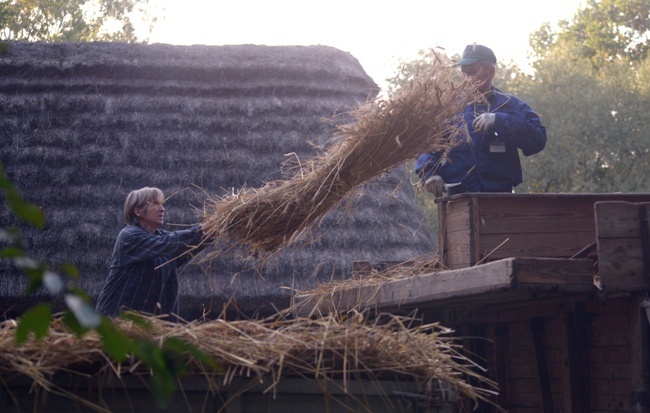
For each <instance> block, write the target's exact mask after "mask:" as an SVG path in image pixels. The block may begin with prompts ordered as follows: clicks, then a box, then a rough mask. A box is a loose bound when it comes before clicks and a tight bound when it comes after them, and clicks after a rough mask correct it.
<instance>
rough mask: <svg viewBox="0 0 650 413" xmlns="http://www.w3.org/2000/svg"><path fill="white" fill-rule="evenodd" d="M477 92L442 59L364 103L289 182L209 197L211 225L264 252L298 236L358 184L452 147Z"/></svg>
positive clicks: (252, 249) (256, 251)
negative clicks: (396, 88) (391, 91)
mask: <svg viewBox="0 0 650 413" xmlns="http://www.w3.org/2000/svg"><path fill="white" fill-rule="evenodd" d="M475 99H476V95H475V93H474V87H473V85H472V84H471V82H468V81H466V80H464V81H462V82H459V81H458V78H457V73H456V72H455V69H454V68H453V67H450V66H449V65H448V64H445V63H443V62H442V61H440V60H435V61H434V64H433V65H432V66H431V67H430V68H428V69H426V70H423V71H422V72H421V73H419V74H418V75H417V76H416V77H415V78H414V79H413V80H412V81H411V82H410V84H409V86H408V87H405V88H403V89H401V90H400V91H399V92H398V93H397V94H396V95H395V96H394V97H392V98H391V99H387V100H382V99H380V100H377V101H373V102H369V103H366V104H365V105H362V106H360V107H359V108H357V109H356V110H354V111H353V112H352V113H351V116H352V118H353V121H352V122H350V123H348V124H346V125H343V126H339V127H338V128H337V130H336V136H337V139H336V143H335V144H333V145H332V146H331V147H330V148H329V150H327V151H326V152H325V153H324V154H323V155H321V156H317V157H314V158H313V159H310V160H308V161H303V162H299V163H298V165H297V167H296V171H295V174H294V175H293V177H292V178H290V179H288V180H286V181H273V182H269V183H267V184H266V185H265V186H263V187H262V188H259V189H254V188H244V189H242V190H240V191H239V193H236V194H232V195H231V196H227V197H225V198H217V199H214V200H212V202H210V203H208V208H207V209H208V210H207V215H206V218H205V219H204V228H205V229H206V232H207V233H208V234H209V235H211V236H213V237H223V238H227V239H229V240H231V241H234V242H236V243H238V244H240V245H241V246H243V247H244V249H245V250H247V251H248V252H250V253H252V254H253V255H258V254H260V253H264V252H275V251H277V250H279V249H281V248H282V247H283V246H285V245H287V244H288V243H290V242H292V241H294V240H296V239H297V238H299V236H300V235H301V234H302V233H303V231H304V230H309V228H310V227H311V226H312V225H313V224H314V223H315V222H316V221H317V220H318V219H319V218H321V217H323V216H324V215H325V213H326V212H327V211H329V210H331V209H332V208H334V207H335V206H336V205H337V204H338V203H339V201H340V200H342V199H343V198H344V197H346V196H347V195H349V194H350V193H351V192H352V191H353V190H354V189H355V188H356V187H357V186H359V185H361V184H363V183H365V182H367V181H368V180H370V179H372V178H374V177H376V176H378V175H380V174H382V173H384V172H387V171H389V170H391V169H392V168H394V167H396V166H398V165H400V164H402V163H404V162H405V161H407V160H410V159H413V158H414V157H416V156H417V155H419V154H422V153H425V152H428V151H445V150H448V149H450V148H451V147H452V146H453V145H454V142H456V137H457V136H458V134H459V133H463V129H462V128H459V127H458V125H459V122H458V119H457V117H458V116H459V113H461V112H462V109H463V108H464V107H465V106H466V105H467V104H468V103H470V102H471V101H473V100H475Z"/></svg>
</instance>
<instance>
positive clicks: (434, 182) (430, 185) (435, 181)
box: [424, 175, 445, 198]
mask: <svg viewBox="0 0 650 413" xmlns="http://www.w3.org/2000/svg"><path fill="white" fill-rule="evenodd" d="M424 189H425V190H426V191H427V192H431V193H432V194H433V196H435V197H436V198H440V197H441V196H442V193H443V192H445V183H444V182H443V180H442V178H441V177H440V175H433V176H432V177H431V178H429V179H427V180H426V182H425V183H424Z"/></svg>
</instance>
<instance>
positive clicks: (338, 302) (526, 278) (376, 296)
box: [296, 258, 596, 316]
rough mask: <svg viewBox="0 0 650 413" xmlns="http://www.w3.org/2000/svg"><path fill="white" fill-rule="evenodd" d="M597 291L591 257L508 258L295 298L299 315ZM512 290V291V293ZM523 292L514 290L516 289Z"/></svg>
mask: <svg viewBox="0 0 650 413" xmlns="http://www.w3.org/2000/svg"><path fill="white" fill-rule="evenodd" d="M544 290H547V291H555V292H558V291H580V292H582V293H591V292H595V291H596V287H595V286H594V283H593V261H591V260H589V259H550V258H517V259H513V258H509V259H503V260H498V261H493V262H489V263H486V264H482V265H477V266H474V267H470V268H463V269H458V270H445V271H437V272H431V273H428V274H422V275H417V276H413V277H409V278H405V279H399V280H395V281H387V282H383V283H381V284H374V285H372V284H370V285H359V286H354V287H348V288H341V289H339V290H334V291H333V292H331V293H330V294H328V295H327V296H326V297H325V296H322V295H317V294H315V295H312V296H310V295H302V296H298V297H296V308H298V309H299V310H298V312H299V315H301V316H310V315H314V314H319V313H320V314H327V313H331V312H342V313H345V312H348V311H352V310H359V311H364V310H368V309H370V310H380V311H381V310H391V309H397V308H400V307H404V308H413V307H418V306H435V305H438V304H440V305H449V302H451V301H456V302H460V300H461V299H464V300H467V299H472V300H481V301H484V302H489V301H490V300H492V299H493V298H494V297H499V298H494V299H497V300H501V299H504V297H502V296H500V294H502V293H507V294H508V295H509V298H505V299H506V300H508V299H510V300H513V299H523V298H522V297H523V295H526V296H527V294H528V292H529V291H544ZM513 291H516V292H514V293H513ZM520 292H521V293H522V294H523V295H522V294H518V293H520Z"/></svg>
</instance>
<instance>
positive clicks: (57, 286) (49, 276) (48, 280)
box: [43, 271, 65, 294]
mask: <svg viewBox="0 0 650 413" xmlns="http://www.w3.org/2000/svg"><path fill="white" fill-rule="evenodd" d="M43 286H44V287H45V288H46V289H47V291H49V292H50V294H59V293H60V292H61V291H63V289H64V288H65V283H64V282H63V278H61V276H60V275H59V274H57V273H55V272H52V271H45V273H44V274H43Z"/></svg>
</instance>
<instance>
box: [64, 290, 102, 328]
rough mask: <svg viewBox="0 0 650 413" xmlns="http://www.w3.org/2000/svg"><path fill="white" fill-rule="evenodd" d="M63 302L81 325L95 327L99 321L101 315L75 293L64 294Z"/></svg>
mask: <svg viewBox="0 0 650 413" xmlns="http://www.w3.org/2000/svg"><path fill="white" fill-rule="evenodd" d="M65 303H66V305H67V306H68V308H69V309H70V311H72V313H73V314H74V316H75V317H76V318H77V320H78V321H79V324H81V325H82V326H83V327H86V328H96V327H98V326H99V324H100V323H101V321H102V320H101V317H100V316H99V314H97V312H96V311H95V308H94V307H93V306H91V305H90V303H89V302H88V301H86V300H84V299H83V298H81V297H80V296H78V295H76V294H66V295H65Z"/></svg>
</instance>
